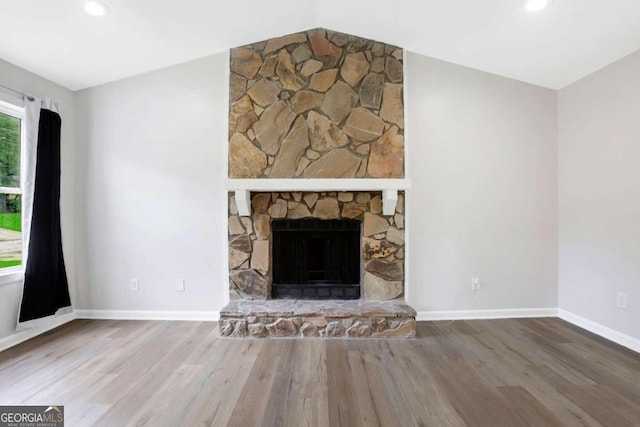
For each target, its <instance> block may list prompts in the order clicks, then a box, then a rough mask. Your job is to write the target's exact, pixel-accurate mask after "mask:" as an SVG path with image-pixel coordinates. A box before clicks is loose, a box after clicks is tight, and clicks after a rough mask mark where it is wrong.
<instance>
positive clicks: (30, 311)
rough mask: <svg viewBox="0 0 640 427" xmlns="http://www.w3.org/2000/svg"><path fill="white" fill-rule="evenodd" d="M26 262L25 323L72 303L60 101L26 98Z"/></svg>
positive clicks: (22, 319)
mask: <svg viewBox="0 0 640 427" xmlns="http://www.w3.org/2000/svg"><path fill="white" fill-rule="evenodd" d="M25 120H26V135H25V136H26V147H24V152H23V156H24V162H23V164H24V165H25V170H24V172H23V182H22V184H23V218H22V225H23V227H22V229H23V244H24V250H23V264H24V268H25V278H24V287H23V293H22V302H21V305H20V313H19V319H18V322H19V324H24V323H25V322H29V321H32V320H35V319H40V318H42V317H46V316H50V315H52V314H55V313H56V312H57V311H58V310H59V309H60V308H63V307H68V306H70V305H71V299H70V296H69V286H68V283H67V274H66V269H65V265H64V257H63V251H62V232H61V228H60V131H61V127H62V121H61V118H60V115H59V114H58V113H57V108H55V104H54V103H52V102H50V101H46V102H42V100H40V99H37V98H35V99H34V100H33V101H30V100H29V99H25Z"/></svg>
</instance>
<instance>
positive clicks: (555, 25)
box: [0, 0, 640, 90]
mask: <svg viewBox="0 0 640 427" xmlns="http://www.w3.org/2000/svg"><path fill="white" fill-rule="evenodd" d="M103 2H104V3H105V4H107V5H108V7H109V9H110V10H111V13H110V14H108V15H107V16H105V17H102V18H95V17H91V16H89V15H87V14H86V13H85V12H84V11H83V3H84V1H83V0H47V1H42V0H19V1H11V2H2V5H0V58H1V59H4V60H6V61H8V62H11V63H13V64H15V65H18V66H20V67H22V68H25V69H27V70H29V71H32V72H34V73H36V74H38V75H41V76H43V77H45V78H47V79H50V80H52V81H54V82H56V83H59V84H61V85H63V86H66V87H68V88H70V89H73V90H77V89H82V88H86V87H91V86H95V85H98V84H101V83H106V82H109V81H113V80H117V79H121V78H124V77H128V76H132V75H135V74H140V73H143V72H147V71H151V70H154V69H158V68H162V67H166V66H169V65H173V64H177V63H181V62H184V61H188V60H191V59H195V58H199V57H203V56H207V55H210V54H213V53H217V52H221V51H223V50H225V49H227V48H230V47H235V46H239V45H243V44H247V43H251V42H254V41H260V40H264V39H267V38H271V37H275V36H280V35H284V34H289V33H293V32H297V31H301V30H306V29H310V28H315V27H324V28H328V29H333V30H337V31H341V32H345V33H349V34H355V35H358V36H362V37H366V38H370V39H375V40H380V41H384V42H388V43H391V44H395V45H397V46H401V47H404V48H405V49H407V50H409V51H412V52H416V53H419V54H422V55H426V56H431V57H434V58H439V59H442V60H446V61H450V62H454V63H457V64H461V65H465V66H469V67H472V68H476V69H479V70H483V71H488V72H491V73H495V74H499V75H502V76H506V77H511V78H514V79H517V80H522V81H525V82H529V83H533V84H537V85H541V86H545V87H549V88H552V89H559V88H562V87H564V86H566V85H568V84H570V83H572V82H574V81H576V80H578V79H580V78H581V77H583V76H585V75H587V74H590V73H592V72H593V71H596V70H598V69H599V68H602V67H604V66H606V65H608V64H609V63H611V62H614V61H615V60H617V59H619V58H621V57H623V56H625V55H627V54H629V53H631V52H633V51H635V50H637V49H639V48H640V1H638V0H606V1H603V0H553V1H552V3H551V5H550V7H548V8H547V9H545V10H544V11H541V12H537V13H531V12H527V11H525V10H524V9H523V7H522V4H523V0H481V1H479V0H446V1H444V0H420V1H418V0H394V1H388V0H386V1H384V0H347V1H345V0H244V1H224V2H223V1H214V0H180V1H178V0H103Z"/></svg>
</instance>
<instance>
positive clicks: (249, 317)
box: [220, 300, 416, 338]
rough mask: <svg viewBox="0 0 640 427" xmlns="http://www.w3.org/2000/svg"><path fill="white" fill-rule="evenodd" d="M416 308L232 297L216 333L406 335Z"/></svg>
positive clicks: (411, 333) (413, 327)
mask: <svg viewBox="0 0 640 427" xmlns="http://www.w3.org/2000/svg"><path fill="white" fill-rule="evenodd" d="M415 316H416V312H415V310H414V309H413V308H411V307H409V306H408V305H407V304H406V303H405V302H404V301H403V300H392V301H361V300H360V301H335V300H331V301H296V300H268V301H232V302H231V303H229V304H228V305H227V306H226V307H224V308H223V309H222V311H221V312H220V318H221V319H220V335H221V336H223V337H238V338H240V337H252V338H265V337H273V338H313V337H326V338H410V337H415V331H416V322H415Z"/></svg>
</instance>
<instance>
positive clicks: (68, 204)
mask: <svg viewBox="0 0 640 427" xmlns="http://www.w3.org/2000/svg"><path fill="white" fill-rule="evenodd" d="M0 84H2V85H4V86H8V87H10V88H12V89H15V90H17V91H20V92H24V93H29V94H33V95H35V96H38V97H40V98H51V99H53V100H54V101H57V102H58V107H59V110H60V116H61V117H62V134H61V156H62V157H61V168H62V174H61V178H60V193H61V195H60V206H61V208H60V215H61V228H62V244H63V251H64V258H65V265H66V268H67V277H68V280H69V291H70V294H71V301H72V303H73V302H74V301H75V293H76V284H77V280H76V272H77V269H76V247H75V230H74V224H75V211H74V208H73V206H74V203H75V193H74V183H75V169H74V147H75V95H74V93H73V92H72V91H70V90H68V89H66V88H63V87H62V86H58V85H56V84H55V83H52V82H50V81H48V80H45V79H43V78H41V77H38V76H36V75H35V74H32V73H30V72H28V71H26V70H23V69H22V68H18V67H16V66H15V65H12V64H10V63H8V62H5V61H3V60H0ZM16 96H18V95H15V94H13V93H11V92H8V91H6V90H5V89H3V88H0V97H1V98H2V99H3V100H5V101H9V102H14V103H16V104H19V105H22V103H21V99H20V98H16ZM21 295H22V280H20V281H17V282H16V281H10V282H7V281H6V280H2V281H0V338H2V337H7V336H10V335H12V334H13V332H14V330H15V326H16V319H17V316H18V309H19V306H20V297H21Z"/></svg>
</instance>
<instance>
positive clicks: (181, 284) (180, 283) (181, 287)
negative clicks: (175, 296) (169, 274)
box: [176, 279, 184, 292]
mask: <svg viewBox="0 0 640 427" xmlns="http://www.w3.org/2000/svg"><path fill="white" fill-rule="evenodd" d="M176 291H178V292H184V279H178V285H177V286H176Z"/></svg>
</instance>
